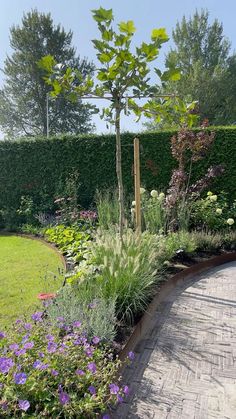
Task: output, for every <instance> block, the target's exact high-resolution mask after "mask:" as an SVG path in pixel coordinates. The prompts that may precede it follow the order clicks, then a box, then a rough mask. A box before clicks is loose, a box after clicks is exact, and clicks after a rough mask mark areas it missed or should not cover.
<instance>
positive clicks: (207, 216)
mask: <svg viewBox="0 0 236 419" xmlns="http://www.w3.org/2000/svg"><path fill="white" fill-rule="evenodd" d="M191 218H192V224H193V226H194V227H195V228H201V229H205V230H209V231H220V230H225V229H229V228H231V229H233V228H235V223H233V224H232V225H229V224H228V220H229V219H232V220H233V221H234V220H236V200H235V201H233V203H232V204H231V205H229V204H228V200H227V199H226V197H225V195H224V194H223V193H221V194H218V195H216V194H213V193H212V192H210V191H209V192H208V193H207V195H206V196H205V197H204V198H201V199H198V200H197V201H196V202H195V203H194V204H193V206H192V211H191Z"/></svg>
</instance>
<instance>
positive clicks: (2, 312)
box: [0, 235, 64, 328]
mask: <svg viewBox="0 0 236 419" xmlns="http://www.w3.org/2000/svg"><path fill="white" fill-rule="evenodd" d="M63 271H64V267H63V262H62V260H61V258H60V256H59V254H57V253H56V252H55V251H54V250H53V249H52V248H50V247H48V246H47V245H46V244H44V243H42V242H40V241H38V240H32V239H28V238H24V237H19V236H12V235H0V327H1V328H3V327H4V326H7V325H9V324H10V323H11V322H12V320H14V319H16V318H17V317H18V316H20V315H22V314H27V312H28V311H29V310H31V311H32V309H33V308H34V306H35V308H37V306H39V307H41V305H42V304H41V302H40V301H39V300H38V299H37V295H38V294H39V293H43V292H53V291H56V290H57V289H58V287H59V286H60V285H61V284H62V281H63Z"/></svg>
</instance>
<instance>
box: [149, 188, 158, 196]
mask: <svg viewBox="0 0 236 419" xmlns="http://www.w3.org/2000/svg"><path fill="white" fill-rule="evenodd" d="M150 195H151V196H152V198H157V197H158V192H157V191H156V190H155V189H153V190H152V191H151V192H150Z"/></svg>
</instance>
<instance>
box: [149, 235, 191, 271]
mask: <svg viewBox="0 0 236 419" xmlns="http://www.w3.org/2000/svg"><path fill="white" fill-rule="evenodd" d="M196 249H197V244H196V241H195V238H194V236H193V235H192V234H191V233H189V232H187V231H179V232H176V233H169V234H168V235H167V236H160V237H159V243H158V257H157V258H158V260H159V263H163V262H164V261H169V260H171V259H172V258H173V257H174V256H176V254H177V253H178V252H184V253H187V254H191V253H194V252H195V250H196Z"/></svg>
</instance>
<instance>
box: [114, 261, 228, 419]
mask: <svg viewBox="0 0 236 419" xmlns="http://www.w3.org/2000/svg"><path fill="white" fill-rule="evenodd" d="M124 381H125V382H128V384H129V385H130V389H131V393H130V397H129V400H128V401H127V403H124V404H123V405H120V407H119V408H118V410H117V412H116V414H115V416H114V417H115V418H119V419H123V418H142V419H146V418H156V419H166V418H168V419H177V418H181V419H213V418H218V419H226V418H227V419H236V262H232V263H228V264H225V265H222V266H221V267H218V268H215V269H212V270H210V271H208V272H207V273H205V274H202V275H199V276H198V277H197V276H196V277H194V278H192V279H191V280H190V281H188V282H187V283H185V284H184V285H181V286H178V287H177V288H176V289H175V290H174V292H172V293H171V294H170V295H169V296H168V297H167V298H166V301H165V303H163V305H162V307H160V308H159V310H158V312H156V321H155V326H154V328H153V330H152V331H151V332H150V333H149V334H148V336H146V337H145V338H144V339H143V340H142V342H141V343H140V345H139V348H137V354H136V361H135V362H134V363H133V366H132V367H129V368H127V369H126V372H125V378H124Z"/></svg>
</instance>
